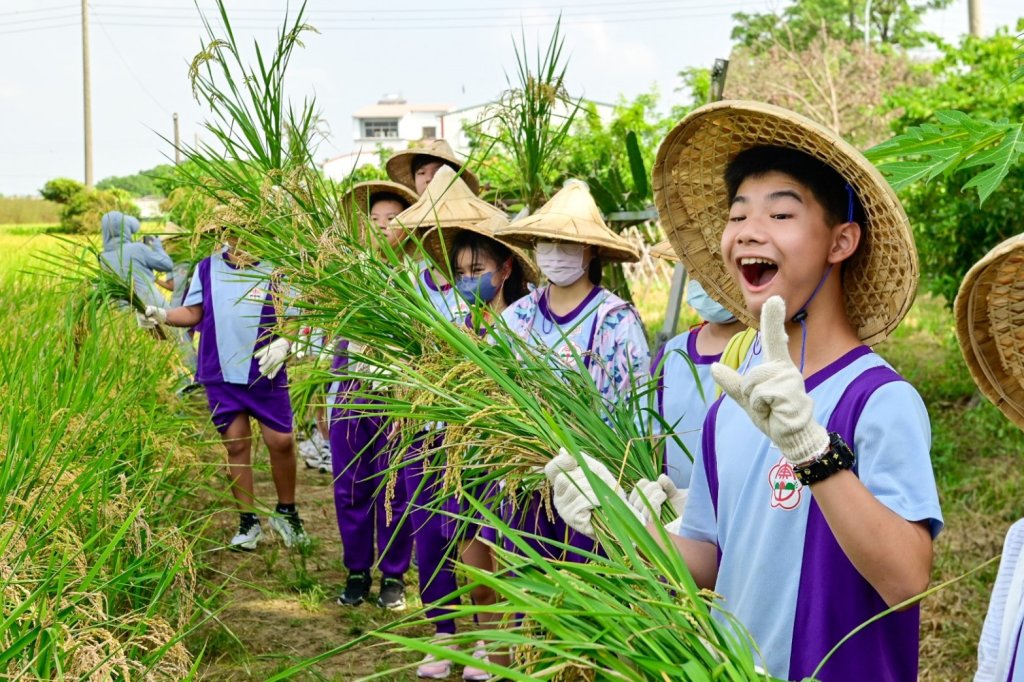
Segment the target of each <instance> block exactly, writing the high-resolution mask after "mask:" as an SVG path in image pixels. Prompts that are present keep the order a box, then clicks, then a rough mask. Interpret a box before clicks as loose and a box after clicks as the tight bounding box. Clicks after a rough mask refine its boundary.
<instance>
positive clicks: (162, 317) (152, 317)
mask: <svg viewBox="0 0 1024 682" xmlns="http://www.w3.org/2000/svg"><path fill="white" fill-rule="evenodd" d="M144 317H145V319H146V320H147V321H148V322H149V323H150V324H149V326H147V327H145V328H146V329H152V328H153V327H155V326H156V325H157V323H160V324H167V309H166V308H161V307H160V306H158V305H147V306H146V314H145V316H144ZM139 326H140V327H142V326H143V324H142V321H141V320H140V321H139Z"/></svg>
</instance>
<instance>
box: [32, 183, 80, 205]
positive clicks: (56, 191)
mask: <svg viewBox="0 0 1024 682" xmlns="http://www.w3.org/2000/svg"><path fill="white" fill-rule="evenodd" d="M84 190H85V185H83V184H82V183H80V182H79V181H78V180H72V179H71V178H54V179H53V180H50V181H49V182H47V183H46V184H45V185H43V188H42V189H41V190H39V193H40V194H42V195H43V198H44V199H47V200H49V201H54V202H56V203H58V204H66V203H68V202H69V201H71V198H72V197H74V196H75V195H76V194H78V193H79V192H82V191H84Z"/></svg>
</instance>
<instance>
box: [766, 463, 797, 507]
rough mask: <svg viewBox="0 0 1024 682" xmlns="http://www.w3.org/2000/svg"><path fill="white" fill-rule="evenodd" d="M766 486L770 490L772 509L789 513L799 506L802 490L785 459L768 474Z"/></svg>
mask: <svg viewBox="0 0 1024 682" xmlns="http://www.w3.org/2000/svg"><path fill="white" fill-rule="evenodd" d="M768 484H769V485H770V486H771V488H772V498H771V507H772V509H785V510H786V511H790V510H792V509H796V508H797V507H799V506H800V492H801V490H802V489H803V485H801V483H800V481H799V480H797V477H796V472H795V471H793V465H792V464H790V463H789V460H787V459H786V458H785V457H782V458H781V459H779V461H778V463H777V464H776V465H775V466H773V467H772V468H771V470H770V471H769V472H768Z"/></svg>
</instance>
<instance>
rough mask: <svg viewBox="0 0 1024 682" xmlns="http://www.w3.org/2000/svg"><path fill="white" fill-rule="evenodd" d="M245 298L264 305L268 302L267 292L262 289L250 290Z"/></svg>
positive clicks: (254, 288)
mask: <svg viewBox="0 0 1024 682" xmlns="http://www.w3.org/2000/svg"><path fill="white" fill-rule="evenodd" d="M245 298H246V299H248V300H250V301H252V302H253V303H263V302H264V301H266V300H267V290H266V289H264V288H262V287H253V288H252V289H249V293H247V294H246V295H245Z"/></svg>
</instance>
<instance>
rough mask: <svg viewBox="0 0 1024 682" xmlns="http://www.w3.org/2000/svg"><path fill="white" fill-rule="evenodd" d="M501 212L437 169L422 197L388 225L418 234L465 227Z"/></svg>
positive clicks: (444, 170) (450, 173)
mask: <svg viewBox="0 0 1024 682" xmlns="http://www.w3.org/2000/svg"><path fill="white" fill-rule="evenodd" d="M504 215H505V214H504V213H502V212H501V210H499V209H497V208H495V207H494V206H491V205H490V204H488V203H487V202H486V201H484V200H483V199H479V198H477V196H476V195H475V194H473V192H472V190H470V188H469V187H468V186H467V185H466V183H465V182H463V181H462V178H461V177H456V175H455V171H454V170H452V169H451V168H448V167H447V166H445V167H443V168H439V169H438V171H437V173H436V174H435V175H434V179H433V180H431V181H430V184H429V185H427V188H426V189H425V190H423V196H421V197H420V198H419V199H417V200H416V203H415V204H413V205H412V206H410V207H409V208H407V209H405V210H404V211H402V212H401V213H399V214H398V215H397V216H395V219H394V220H392V221H391V226H392V227H401V228H403V229H406V230H418V229H424V228H429V227H436V226H438V225H441V226H444V227H449V226H458V227H465V226H466V225H473V224H476V223H479V222H482V221H484V220H487V219H488V218H493V217H495V216H502V217H504Z"/></svg>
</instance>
